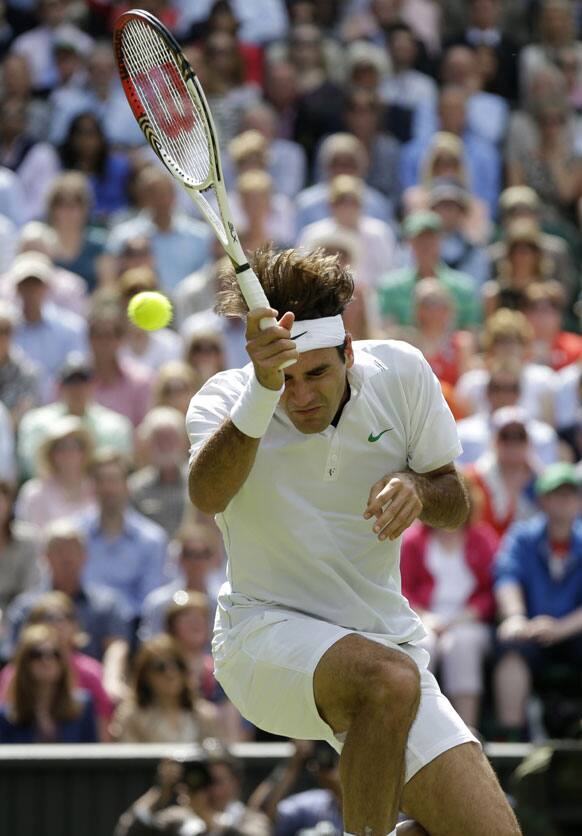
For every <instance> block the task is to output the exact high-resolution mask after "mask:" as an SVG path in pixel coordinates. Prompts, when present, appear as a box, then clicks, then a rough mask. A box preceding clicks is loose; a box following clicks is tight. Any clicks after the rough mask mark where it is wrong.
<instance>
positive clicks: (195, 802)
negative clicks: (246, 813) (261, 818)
mask: <svg viewBox="0 0 582 836" xmlns="http://www.w3.org/2000/svg"><path fill="white" fill-rule="evenodd" d="M212 783H213V777H212V773H211V770H210V768H209V764H208V763H207V758H206V756H205V755H202V756H200V755H199V754H196V755H195V756H192V757H188V756H186V757H184V758H175V757H174V758H172V759H169V758H166V759H165V760H163V761H160V763H159V764H158V769H157V775H156V783H155V785H154V786H153V787H151V788H150V789H149V790H148V791H147V792H146V793H145V794H144V795H142V796H141V798H138V800H137V801H136V802H134V804H132V806H131V807H130V809H129V810H127V811H126V812H125V813H124V814H123V815H122V816H121V818H120V819H119V821H118V823H117V827H116V828H115V832H114V836H152V834H154V833H156V834H157V833H167V834H168V836H170V834H176V833H198V834H202V833H212V834H216V836H245V835H246V836H265V834H264V832H263V831H262V830H252V829H247V830H239V829H238V828H236V829H234V828H233V827H232V825H231V820H230V818H229V817H227V818H226V820H225V825H224V826H223V825H222V824H221V821H222V817H218V816H217V814H216V809H215V808H214V806H213V805H212V804H211V795H210V787H211V785H212ZM252 824H253V827H254V826H256V821H255V820H252Z"/></svg>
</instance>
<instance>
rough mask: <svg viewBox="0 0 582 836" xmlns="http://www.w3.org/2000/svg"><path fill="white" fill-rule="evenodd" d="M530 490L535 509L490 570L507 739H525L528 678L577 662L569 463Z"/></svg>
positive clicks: (580, 573) (576, 563)
mask: <svg viewBox="0 0 582 836" xmlns="http://www.w3.org/2000/svg"><path fill="white" fill-rule="evenodd" d="M536 493H537V495H538V500H539V503H540V506H541V511H542V513H541V514H539V515H538V516H536V517H535V518H534V519H532V520H529V521H528V522H524V523H519V524H516V525H515V526H513V527H512V528H511V529H510V531H509V532H508V534H507V537H506V538H505V540H504V541H503V543H502V546H501V550H500V552H499V554H498V557H497V564H496V570H495V575H496V581H495V594H496V597H497V605H498V608H499V615H500V619H501V623H500V625H499V628H498V638H499V655H500V659H499V662H498V664H497V667H496V669H495V683H494V684H495V697H496V707H497V716H498V718H499V722H500V724H501V726H502V729H501V731H502V734H503V736H504V737H505V738H506V739H511V740H515V739H518V740H523V739H527V738H528V729H527V721H526V705H527V700H528V697H529V695H530V693H531V688H532V678H533V679H535V677H536V676H537V675H538V674H539V673H541V672H542V671H544V670H547V669H548V667H551V666H554V665H556V664H562V665H566V666H568V668H569V669H570V670H571V671H572V672H575V671H576V672H578V671H579V670H580V665H581V664H582V645H581V637H582V561H581V554H582V552H581V550H582V545H581V538H582V532H581V528H580V525H581V523H580V512H581V510H582V506H581V504H580V487H579V482H578V478H577V476H576V472H575V470H574V468H573V466H572V465H569V464H566V463H564V462H561V463H559V464H554V465H552V466H550V467H548V468H547V469H546V470H545V471H544V472H543V473H542V475H541V476H540V477H539V479H538V481H537V482H536Z"/></svg>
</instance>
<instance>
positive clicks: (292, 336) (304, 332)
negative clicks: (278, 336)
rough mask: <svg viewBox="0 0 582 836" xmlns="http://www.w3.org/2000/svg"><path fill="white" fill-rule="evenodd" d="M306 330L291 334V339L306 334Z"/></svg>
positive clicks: (296, 338)
mask: <svg viewBox="0 0 582 836" xmlns="http://www.w3.org/2000/svg"><path fill="white" fill-rule="evenodd" d="M308 333H309V332H308V331H302V332H301V333H300V334H291V339H292V340H298V339H299V337H302V336H303V335H304V334H308Z"/></svg>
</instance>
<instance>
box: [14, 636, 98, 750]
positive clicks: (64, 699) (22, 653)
mask: <svg viewBox="0 0 582 836" xmlns="http://www.w3.org/2000/svg"><path fill="white" fill-rule="evenodd" d="M72 683H73V671H72V668H71V665H70V663H68V662H67V660H66V659H65V657H64V654H63V651H62V650H61V649H60V647H59V643H58V641H57V637H56V634H55V632H54V631H53V630H51V629H50V628H49V627H47V626H45V625H41V624H38V625H36V626H34V627H29V628H28V629H26V630H25V631H23V633H22V636H21V638H20V641H19V643H18V647H17V649H16V654H15V657H14V677H13V679H12V681H11V683H10V686H9V688H8V694H7V697H6V702H5V704H4V705H3V706H2V707H1V708H0V742H1V743H96V742H97V737H98V735H97V725H96V722H95V714H94V709H93V704H92V702H91V700H90V697H89V695H88V694H87V692H84V691H77V692H75V691H74V690H73V684H72Z"/></svg>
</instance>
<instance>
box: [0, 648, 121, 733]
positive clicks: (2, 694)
mask: <svg viewBox="0 0 582 836" xmlns="http://www.w3.org/2000/svg"><path fill="white" fill-rule="evenodd" d="M69 661H70V663H71V667H72V669H73V682H74V685H75V687H77V688H82V689H83V690H85V691H88V692H89V693H90V694H91V697H92V698H93V705H94V706H95V713H96V714H97V716H98V717H103V718H104V719H105V720H109V718H110V717H111V715H112V713H113V703H112V702H111V700H110V699H109V697H108V696H107V694H106V692H105V688H104V687H103V665H102V664H101V663H100V662H98V661H97V660H96V659H93V658H92V657H91V656H86V655H85V654H84V653H72V654H71V657H70V660H69ZM13 676H14V665H13V664H12V663H11V664H9V665H6V667H5V668H4V669H3V670H2V671H1V672H0V704H2V703H4V702H5V701H6V692H7V690H8V685H9V684H10V682H11V681H12V677H13Z"/></svg>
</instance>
